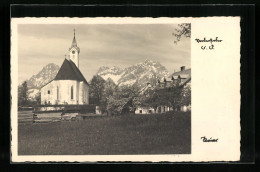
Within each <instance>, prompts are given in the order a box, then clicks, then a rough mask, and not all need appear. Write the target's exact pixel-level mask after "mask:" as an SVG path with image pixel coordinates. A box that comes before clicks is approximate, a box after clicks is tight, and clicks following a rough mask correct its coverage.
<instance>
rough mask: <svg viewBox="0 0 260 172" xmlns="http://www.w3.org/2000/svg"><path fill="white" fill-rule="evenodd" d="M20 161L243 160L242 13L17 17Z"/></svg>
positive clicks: (16, 153)
mask: <svg viewBox="0 0 260 172" xmlns="http://www.w3.org/2000/svg"><path fill="white" fill-rule="evenodd" d="M11 97H12V100H11V148H10V149H11V161H12V162H13V163H18V162H91V163H92V162H125V161H127V162H210V161H239V160H240V17H204V18H108V17H107V18H12V19H11Z"/></svg>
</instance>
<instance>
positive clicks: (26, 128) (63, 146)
mask: <svg viewBox="0 0 260 172" xmlns="http://www.w3.org/2000/svg"><path fill="white" fill-rule="evenodd" d="M189 153H191V113H190V112H171V113H168V114H150V115H125V116H105V117H92V118H87V119H84V120H80V121H65V122H55V123H34V124H19V126H18V154H19V155H93V154H96V155H117V154H189Z"/></svg>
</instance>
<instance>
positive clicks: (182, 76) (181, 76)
mask: <svg viewBox="0 0 260 172" xmlns="http://www.w3.org/2000/svg"><path fill="white" fill-rule="evenodd" d="M179 78H181V79H186V78H190V77H189V75H185V74H180V75H179Z"/></svg>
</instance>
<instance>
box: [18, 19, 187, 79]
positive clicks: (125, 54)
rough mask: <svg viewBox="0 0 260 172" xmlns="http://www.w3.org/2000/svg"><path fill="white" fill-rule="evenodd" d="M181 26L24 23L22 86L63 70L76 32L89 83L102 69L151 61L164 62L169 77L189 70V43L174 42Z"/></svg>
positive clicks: (21, 31)
mask: <svg viewBox="0 0 260 172" xmlns="http://www.w3.org/2000/svg"><path fill="white" fill-rule="evenodd" d="M176 27H178V25H177V24H85V25H83V24H80V25H75V24H57V25H55V24H19V26H18V80H19V83H21V82H23V81H24V80H26V79H29V78H30V77H31V76H32V75H34V74H37V73H38V72H40V71H41V70H42V68H43V67H44V66H46V65H47V64H49V63H55V64H57V65H59V66H61V64H62V63H63V61H64V58H65V55H68V54H69V48H70V46H71V43H72V39H73V30H74V28H75V30H76V40H77V45H78V47H79V48H80V55H79V69H80V71H81V72H82V74H83V75H84V76H85V78H86V79H87V80H88V81H89V80H91V78H92V77H93V75H95V74H96V73H97V71H98V69H99V68H100V67H101V66H109V67H112V66H119V67H127V66H130V65H133V64H136V63H140V62H143V61H145V60H146V59H149V60H154V61H158V62H160V63H161V64H162V65H164V66H165V67H166V68H167V70H168V71H169V73H173V72H174V71H179V70H180V67H181V66H186V68H190V63H191V54H190V53H191V42H190V38H182V39H181V41H180V42H178V43H177V44H175V43H174V37H173V36H172V33H173V32H174V29H175V28H176Z"/></svg>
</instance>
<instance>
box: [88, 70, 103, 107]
mask: <svg viewBox="0 0 260 172" xmlns="http://www.w3.org/2000/svg"><path fill="white" fill-rule="evenodd" d="M104 87H105V80H104V79H103V78H102V77H101V76H99V75H94V76H93V78H92V79H91V84H90V89H89V91H90V103H91V104H97V105H100V104H101V100H102V95H103V91H104Z"/></svg>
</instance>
